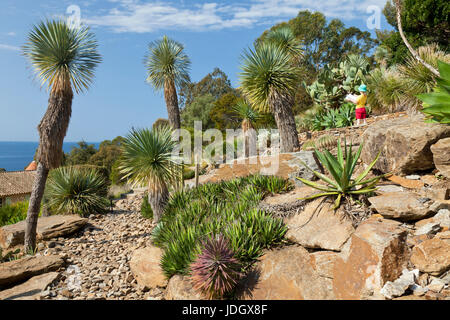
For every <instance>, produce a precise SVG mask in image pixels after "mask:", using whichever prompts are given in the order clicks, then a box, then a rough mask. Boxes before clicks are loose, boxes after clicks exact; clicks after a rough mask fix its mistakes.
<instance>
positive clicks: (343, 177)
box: [297, 141, 384, 209]
mask: <svg viewBox="0 0 450 320" xmlns="http://www.w3.org/2000/svg"><path fill="white" fill-rule="evenodd" d="M362 148H363V144H361V145H360V146H359V148H358V151H357V152H356V154H353V152H352V144H350V146H347V143H346V142H345V141H344V152H343V151H342V147H341V141H339V142H338V144H337V158H336V157H335V156H333V155H332V154H331V153H330V152H329V151H328V150H326V149H325V150H323V152H320V151H319V150H317V149H315V151H314V152H315V153H316V155H317V158H318V159H319V161H320V163H321V164H322V165H323V166H324V167H325V168H326V169H327V170H328V171H329V172H330V174H331V176H332V177H331V178H328V177H327V176H325V175H323V174H321V173H320V172H317V171H315V170H312V169H311V168H309V167H308V165H307V164H306V163H304V162H303V163H302V164H303V165H304V166H305V167H306V168H308V169H309V170H311V171H312V172H313V173H314V175H315V176H316V177H317V178H319V179H320V180H322V181H324V182H325V183H327V185H323V184H319V183H316V182H312V181H309V180H306V179H303V178H297V179H299V180H300V181H301V182H303V183H304V184H306V185H308V186H310V187H313V188H315V189H317V190H320V191H323V192H322V193H319V194H315V195H313V196H311V197H307V198H304V199H314V198H318V197H323V196H337V198H336V201H335V203H334V209H337V208H338V207H339V206H340V204H341V199H342V197H346V196H354V195H359V194H367V193H370V192H373V191H375V186H376V185H377V183H378V181H379V180H380V179H381V178H382V177H383V176H384V175H381V176H377V177H375V178H371V179H365V178H366V176H367V174H368V173H369V171H370V170H371V169H372V167H373V166H374V165H375V163H376V162H377V161H378V158H379V157H380V154H381V153H378V155H377V157H376V158H375V160H374V161H373V162H372V163H371V164H370V165H369V166H368V167H367V168H366V169H365V170H364V171H363V172H362V173H361V174H360V175H359V176H358V177H357V178H356V179H355V180H353V178H352V176H353V172H354V170H355V167H356V163H357V162H358V159H359V156H360V155H361V150H362ZM358 186H362V187H360V188H359V189H357V187H358Z"/></svg>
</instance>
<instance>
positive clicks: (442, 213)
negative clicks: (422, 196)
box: [432, 209, 450, 229]
mask: <svg viewBox="0 0 450 320" xmlns="http://www.w3.org/2000/svg"><path fill="white" fill-rule="evenodd" d="M432 219H433V221H435V222H436V223H439V225H440V226H441V227H444V228H449V229H450V210H448V209H441V210H439V211H438V213H437V214H436V215H435V216H434V217H433V218H432Z"/></svg>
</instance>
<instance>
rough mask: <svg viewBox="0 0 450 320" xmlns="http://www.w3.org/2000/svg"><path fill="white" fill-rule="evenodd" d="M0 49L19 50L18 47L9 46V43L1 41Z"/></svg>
mask: <svg viewBox="0 0 450 320" xmlns="http://www.w3.org/2000/svg"><path fill="white" fill-rule="evenodd" d="M1 49H3V50H10V51H20V48H19V47H16V46H11V45H9V44H2V43H0V50H1Z"/></svg>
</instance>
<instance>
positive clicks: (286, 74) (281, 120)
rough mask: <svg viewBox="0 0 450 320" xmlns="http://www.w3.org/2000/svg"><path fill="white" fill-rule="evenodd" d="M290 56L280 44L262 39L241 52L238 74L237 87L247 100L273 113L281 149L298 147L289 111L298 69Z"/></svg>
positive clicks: (291, 115) (296, 82)
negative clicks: (239, 72)
mask: <svg viewBox="0 0 450 320" xmlns="http://www.w3.org/2000/svg"><path fill="white" fill-rule="evenodd" d="M291 59H292V56H291V55H290V54H289V53H288V52H286V51H285V50H283V48H282V47H281V46H277V45H275V44H272V43H266V42H263V43H261V44H259V45H258V46H256V48H255V49H254V50H251V49H249V50H248V51H245V52H244V56H243V66H242V72H241V74H240V81H241V89H242V91H243V92H244V94H245V95H246V97H247V98H248V100H249V101H250V103H251V104H252V105H254V106H255V108H257V109H258V110H260V111H263V112H267V111H270V112H272V113H273V115H274V117H275V122H276V124H277V127H278V130H279V131H280V138H281V151H282V152H293V151H294V150H295V149H298V148H300V144H299V141H298V133H297V128H296V125H295V119H294V114H293V112H292V106H293V104H294V98H293V97H294V91H295V88H296V86H297V84H298V69H297V68H296V67H294V66H293V65H292V63H291Z"/></svg>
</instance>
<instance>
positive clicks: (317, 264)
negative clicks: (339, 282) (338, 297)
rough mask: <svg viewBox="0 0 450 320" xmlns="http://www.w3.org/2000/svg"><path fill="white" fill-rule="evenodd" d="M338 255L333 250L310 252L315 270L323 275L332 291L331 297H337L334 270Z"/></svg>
mask: <svg viewBox="0 0 450 320" xmlns="http://www.w3.org/2000/svg"><path fill="white" fill-rule="evenodd" d="M337 257H338V253H336V252H333V251H317V252H314V253H311V254H310V258H311V264H312V266H313V268H314V270H316V272H317V273H318V274H319V276H320V277H322V280H323V281H324V283H325V285H326V286H327V289H328V291H329V292H330V298H329V299H335V297H334V294H333V270H334V264H335V262H336V258H337Z"/></svg>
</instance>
